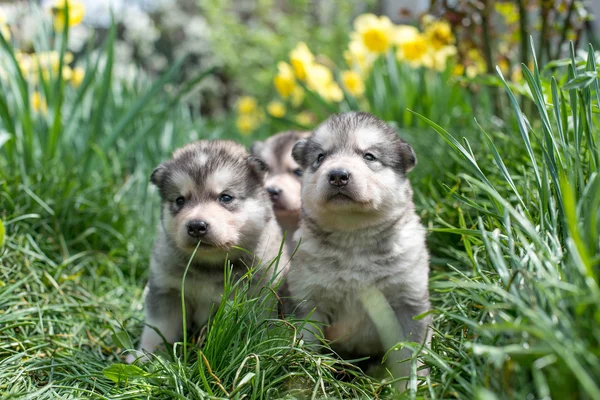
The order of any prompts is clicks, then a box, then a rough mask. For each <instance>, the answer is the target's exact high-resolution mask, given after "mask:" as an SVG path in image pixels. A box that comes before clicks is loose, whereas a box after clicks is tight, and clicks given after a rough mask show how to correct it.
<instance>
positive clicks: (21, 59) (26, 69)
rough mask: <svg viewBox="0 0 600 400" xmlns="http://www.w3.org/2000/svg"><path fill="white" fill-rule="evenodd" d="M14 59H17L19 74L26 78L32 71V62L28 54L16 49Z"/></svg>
mask: <svg viewBox="0 0 600 400" xmlns="http://www.w3.org/2000/svg"><path fill="white" fill-rule="evenodd" d="M15 59H16V60H17V64H18V65H19V69H20V70H21V74H23V76H24V77H25V78H27V77H28V76H29V75H30V74H31V73H32V71H33V62H32V60H31V57H30V56H29V54H26V53H22V52H20V51H17V52H16V53H15Z"/></svg>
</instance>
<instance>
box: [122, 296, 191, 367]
mask: <svg viewBox="0 0 600 400" xmlns="http://www.w3.org/2000/svg"><path fill="white" fill-rule="evenodd" d="M148 289H149V290H148V294H147V296H146V304H145V305H146V325H145V326H144V330H143V332H142V338H141V340H140V345H139V349H138V352H137V354H133V353H130V354H128V355H127V362H128V363H132V362H133V361H135V360H136V359H137V358H138V357H140V356H143V355H144V353H143V351H145V352H148V353H154V351H155V350H156V348H157V347H158V346H159V345H160V344H161V343H162V342H163V339H162V337H161V336H160V335H159V334H158V332H160V333H161V334H162V336H164V338H165V339H166V341H167V342H168V343H173V342H175V341H177V340H178V339H180V338H181V332H182V329H183V328H182V323H183V315H182V312H181V294H180V293H178V292H176V291H168V292H160V291H158V290H157V289H156V288H155V287H153V286H152V285H149V287H148ZM157 331H158V332H157ZM146 358H147V357H146Z"/></svg>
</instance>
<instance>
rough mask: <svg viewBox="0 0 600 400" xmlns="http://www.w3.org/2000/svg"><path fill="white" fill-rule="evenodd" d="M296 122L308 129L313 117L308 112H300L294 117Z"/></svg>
mask: <svg viewBox="0 0 600 400" xmlns="http://www.w3.org/2000/svg"><path fill="white" fill-rule="evenodd" d="M296 122H297V123H299V124H300V125H304V126H306V127H310V126H311V125H312V124H313V116H312V114H311V113H309V112H308V111H302V112H300V113H298V114H297V115H296Z"/></svg>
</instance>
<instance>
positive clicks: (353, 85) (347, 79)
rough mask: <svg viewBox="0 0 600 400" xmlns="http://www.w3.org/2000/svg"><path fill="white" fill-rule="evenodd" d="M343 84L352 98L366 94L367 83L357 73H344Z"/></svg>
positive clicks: (342, 75)
mask: <svg viewBox="0 0 600 400" xmlns="http://www.w3.org/2000/svg"><path fill="white" fill-rule="evenodd" d="M341 78H342V84H343V85H344V88H345V89H346V91H347V92H348V93H350V94H351V95H352V96H355V97H360V96H362V95H363V93H364V92H365V83H364V82H363V80H362V77H361V76H360V74H358V73H357V72H355V71H343V72H342V73H341Z"/></svg>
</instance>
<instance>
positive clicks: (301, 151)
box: [292, 138, 308, 168]
mask: <svg viewBox="0 0 600 400" xmlns="http://www.w3.org/2000/svg"><path fill="white" fill-rule="evenodd" d="M307 144H308V139H306V138H305V139H300V140H298V141H297V142H296V144H295V145H294V147H293V148H292V158H293V159H294V161H296V162H297V163H298V164H300V166H301V167H302V168H306V145H307Z"/></svg>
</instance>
